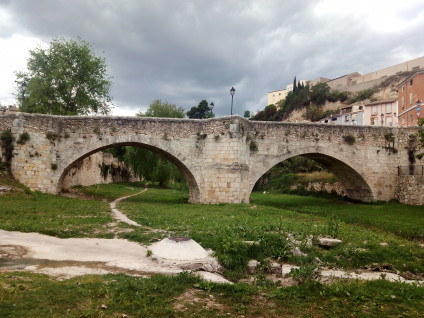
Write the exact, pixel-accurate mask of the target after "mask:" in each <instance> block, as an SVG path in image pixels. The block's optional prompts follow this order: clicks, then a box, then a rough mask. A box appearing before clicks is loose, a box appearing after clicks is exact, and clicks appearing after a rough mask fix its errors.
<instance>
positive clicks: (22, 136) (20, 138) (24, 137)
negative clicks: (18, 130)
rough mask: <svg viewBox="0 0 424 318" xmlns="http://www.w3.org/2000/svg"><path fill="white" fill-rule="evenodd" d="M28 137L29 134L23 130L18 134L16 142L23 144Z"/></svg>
mask: <svg viewBox="0 0 424 318" xmlns="http://www.w3.org/2000/svg"><path fill="white" fill-rule="evenodd" d="M29 139H30V136H29V134H28V133H27V132H26V131H24V132H23V133H22V134H21V135H20V136H19V140H18V141H17V143H18V144H20V145H24V144H25V143H26V142H27V141H28V140H29Z"/></svg>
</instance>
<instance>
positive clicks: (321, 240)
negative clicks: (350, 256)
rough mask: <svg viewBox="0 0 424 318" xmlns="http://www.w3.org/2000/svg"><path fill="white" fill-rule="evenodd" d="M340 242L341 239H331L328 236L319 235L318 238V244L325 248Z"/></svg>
mask: <svg viewBox="0 0 424 318" xmlns="http://www.w3.org/2000/svg"><path fill="white" fill-rule="evenodd" d="M341 243H342V240H339V239H333V238H328V237H319V238H318V245H319V246H321V247H325V248H330V247H334V246H336V245H339V244H341Z"/></svg>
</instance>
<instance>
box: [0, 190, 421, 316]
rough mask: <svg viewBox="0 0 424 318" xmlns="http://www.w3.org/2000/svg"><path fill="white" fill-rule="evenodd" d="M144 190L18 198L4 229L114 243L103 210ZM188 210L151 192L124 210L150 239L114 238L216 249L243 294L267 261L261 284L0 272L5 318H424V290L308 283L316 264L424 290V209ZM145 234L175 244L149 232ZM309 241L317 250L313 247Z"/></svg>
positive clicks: (257, 204) (285, 199)
mask: <svg viewBox="0 0 424 318" xmlns="http://www.w3.org/2000/svg"><path fill="white" fill-rule="evenodd" d="M18 188H19V187H18ZM143 188H144V186H143V185H142V184H140V183H139V184H120V185H98V186H92V187H85V188H78V189H76V190H77V191H78V192H79V193H81V194H83V195H84V197H85V199H77V198H66V197H60V196H53V195H45V194H40V193H31V192H29V191H25V189H23V190H19V189H18V190H16V191H12V192H11V193H9V194H6V195H3V196H0V228H1V229H5V230H16V231H24V232H39V233H44V234H48V235H53V236H57V237H106V238H109V237H110V238H111V237H113V236H114V235H116V234H114V233H112V231H111V225H110V224H111V222H112V221H113V220H112V218H111V214H110V210H109V207H108V203H107V202H104V201H111V200H113V199H115V198H117V197H120V196H125V195H129V194H135V193H138V192H140V191H141V190H142V189H143ZM87 198H90V199H89V200H87ZM187 198H188V193H187V192H184V191H178V190H174V189H158V188H150V189H149V190H148V191H147V192H145V193H143V194H141V195H136V196H134V197H131V198H128V199H127V200H125V201H122V202H121V203H120V204H119V205H118V208H119V209H120V210H121V211H123V212H125V213H126V214H127V215H128V216H129V217H130V218H131V219H132V220H134V221H136V222H138V223H139V224H141V225H143V226H144V228H136V227H132V226H129V225H124V224H119V225H118V226H120V227H122V228H130V229H133V231H132V232H129V233H128V232H125V233H118V234H117V235H118V236H119V237H122V238H127V239H129V240H133V241H137V242H141V243H144V244H149V243H151V242H154V241H156V240H158V239H161V238H162V237H165V236H167V235H170V234H172V235H188V236H190V237H191V238H193V239H195V240H196V241H197V242H199V243H200V244H201V245H202V246H203V247H205V248H212V249H213V250H214V251H215V253H216V256H217V258H218V259H219V261H220V262H221V264H222V265H223V266H224V268H225V271H224V275H225V276H226V277H227V278H228V279H231V280H233V281H235V282H237V281H238V280H239V279H240V278H244V277H246V275H247V274H246V270H245V269H246V263H247V261H248V260H249V259H251V258H254V259H257V260H260V261H261V262H262V266H261V268H260V272H259V273H258V274H257V276H256V278H255V280H254V283H253V284H246V283H236V284H234V285H231V286H230V285H227V286H224V285H219V284H212V283H207V282H204V281H201V280H200V279H199V278H196V277H194V276H192V275H189V274H187V273H183V274H181V275H179V276H176V277H165V276H161V275H157V276H153V277H150V278H140V277H131V276H126V275H104V276H83V277H78V278H74V279H70V280H65V281H56V280H55V279H54V278H50V277H47V276H45V275H38V274H29V273H18V272H11V273H8V272H6V271H1V269H0V317H46V316H48V317H122V315H123V314H125V315H128V316H129V317H139V316H142V317H183V316H184V317H224V316H225V317H228V316H245V317H280V316H294V317H339V316H349V317H350V316H351V317H381V316H396V317H424V287H417V286H413V285H406V284H401V283H390V282H387V281H385V280H379V281H375V282H358V281H351V282H349V281H339V282H335V283H332V284H323V283H320V282H317V281H314V280H312V279H311V277H312V275H311V273H312V270H313V269H314V268H315V267H316V266H317V261H316V258H319V259H320V260H321V261H322V265H321V266H324V265H325V266H328V267H338V268H345V269H352V270H356V269H365V268H369V267H373V266H374V267H375V266H376V265H375V263H378V264H380V265H382V264H385V266H386V267H388V268H392V270H393V271H399V272H400V273H402V274H404V275H405V277H415V278H422V277H423V274H424V248H422V247H421V246H420V245H419V244H422V243H423V242H422V241H423V228H424V227H423V225H424V224H423V223H424V209H423V208H422V207H413V206H403V205H399V204H392V203H390V204H378V205H374V204H352V203H350V202H346V201H340V200H328V199H321V198H314V197H300V196H292V195H278V194H266V195H264V194H262V193H253V194H252V197H251V200H252V203H251V204H235V205H229V204H220V205H201V204H188V203H187ZM147 227H148V228H154V229H162V230H166V231H167V233H163V232H151V231H147V230H146V228H147ZM420 228H421V229H420ZM311 235H312V237H313V239H312V240H313V243H314V244H312V246H309V245H308V240H309V239H310V236H311ZM326 235H331V236H333V237H337V238H339V239H341V240H342V241H343V243H342V244H341V245H339V246H337V247H335V248H334V249H329V250H326V249H321V248H319V247H318V246H317V245H316V239H317V237H318V236H326ZM288 236H292V237H294V238H295V239H296V240H297V241H299V244H298V246H299V248H300V249H301V250H302V251H303V252H304V253H307V254H308V256H307V257H299V256H293V255H292V254H291V253H290V248H291V247H290V244H289V241H288V240H287V237H288ZM247 241H256V242H257V244H249V243H248V242H247ZM381 243H387V244H388V245H387V246H386V245H385V244H383V245H381ZM0 244H1V243H0ZM270 260H275V261H278V262H285V263H292V264H297V265H300V266H301V271H300V272H299V273H300V276H302V277H301V278H302V280H303V281H305V283H303V284H300V285H298V286H291V287H283V286H280V285H279V284H278V283H273V282H272V281H270V280H267V276H266V274H267V272H268V270H269V268H268V266H269V262H270ZM63 291H66V292H63Z"/></svg>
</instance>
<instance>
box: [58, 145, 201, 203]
mask: <svg viewBox="0 0 424 318" xmlns="http://www.w3.org/2000/svg"><path fill="white" fill-rule="evenodd" d="M120 146H134V147H139V148H143V149H148V150H150V151H153V152H155V153H157V154H160V155H161V156H162V157H163V158H165V159H167V160H169V161H170V162H172V163H173V164H174V165H175V166H176V167H177V168H178V169H179V170H180V171H181V172H182V173H183V175H184V177H185V178H186V180H187V183H188V188H189V202H190V203H198V202H200V190H199V185H198V181H197V179H198V178H196V177H195V175H194V174H193V173H192V171H191V170H190V169H189V168H188V167H187V165H185V164H184V163H183V161H182V160H180V159H178V158H177V156H176V155H175V154H172V153H171V152H170V151H166V150H164V149H162V148H161V147H159V146H155V145H151V144H147V143H143V142H134V141H128V142H114V143H107V144H106V145H101V146H98V147H97V148H94V149H91V150H89V151H87V152H85V153H78V154H76V155H74V156H73V157H72V158H67V160H65V161H64V162H63V163H62V164H61V171H59V173H58V174H57V175H58V179H57V182H56V184H57V186H56V192H60V191H61V190H62V187H63V181H64V179H65V176H66V174H67V173H68V172H69V170H70V169H72V168H73V167H74V166H75V165H77V164H78V163H79V162H81V161H82V160H83V159H85V158H87V157H89V156H90V155H92V154H94V153H96V152H99V151H102V150H105V149H108V148H111V147H120ZM179 157H181V156H179Z"/></svg>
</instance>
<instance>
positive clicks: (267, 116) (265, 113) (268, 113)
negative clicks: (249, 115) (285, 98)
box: [253, 104, 278, 121]
mask: <svg viewBox="0 0 424 318" xmlns="http://www.w3.org/2000/svg"><path fill="white" fill-rule="evenodd" d="M277 113H278V112H277V107H276V106H275V105H274V104H271V105H268V106H267V107H265V109H264V110H262V111H260V112H258V113H257V114H256V115H255V116H254V117H253V120H261V121H275V120H277V118H276V117H277Z"/></svg>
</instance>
